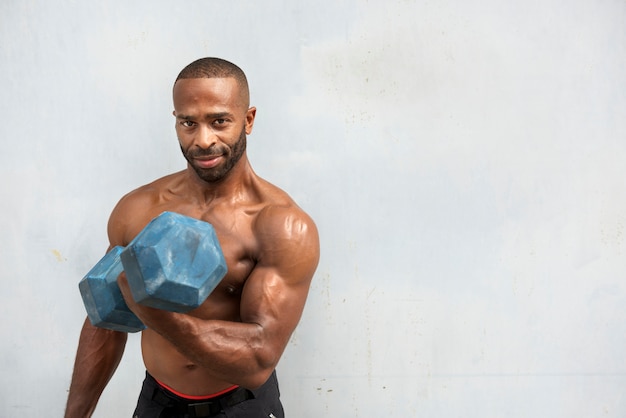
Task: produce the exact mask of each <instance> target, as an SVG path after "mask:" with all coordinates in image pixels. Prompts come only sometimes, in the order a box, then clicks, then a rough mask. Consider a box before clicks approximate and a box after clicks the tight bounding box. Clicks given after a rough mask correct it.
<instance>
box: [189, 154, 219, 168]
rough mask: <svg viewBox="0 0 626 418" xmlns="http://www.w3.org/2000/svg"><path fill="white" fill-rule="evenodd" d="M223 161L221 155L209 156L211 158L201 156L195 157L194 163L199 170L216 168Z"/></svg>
mask: <svg viewBox="0 0 626 418" xmlns="http://www.w3.org/2000/svg"><path fill="white" fill-rule="evenodd" d="M223 159H224V157H223V156H221V155H211V156H202V157H195V158H194V161H195V162H196V164H197V165H198V167H200V168H213V167H215V166H217V165H218V164H219V163H220V162H222V160H223Z"/></svg>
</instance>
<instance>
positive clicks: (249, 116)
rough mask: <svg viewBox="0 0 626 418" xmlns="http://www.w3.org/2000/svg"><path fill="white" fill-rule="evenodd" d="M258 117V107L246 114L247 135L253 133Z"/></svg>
mask: <svg viewBox="0 0 626 418" xmlns="http://www.w3.org/2000/svg"><path fill="white" fill-rule="evenodd" d="M255 116H256V107H251V108H250V109H248V111H247V112H246V135H250V134H251V133H252V127H253V126H254V118H255Z"/></svg>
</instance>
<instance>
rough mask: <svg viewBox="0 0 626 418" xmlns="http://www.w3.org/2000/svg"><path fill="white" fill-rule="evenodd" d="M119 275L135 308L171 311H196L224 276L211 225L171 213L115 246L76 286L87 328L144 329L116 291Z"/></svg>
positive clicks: (217, 242)
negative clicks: (125, 241) (129, 291)
mask: <svg viewBox="0 0 626 418" xmlns="http://www.w3.org/2000/svg"><path fill="white" fill-rule="evenodd" d="M122 270H124V271H125V272H126V277H127V278H128V283H129V286H130V290H131V292H132V295H133V298H134V299H135V301H137V302H138V303H140V304H142V305H145V306H150V307H153V308H157V309H164V310H168V311H173V312H188V311H190V310H192V309H195V308H197V307H198V306H200V305H201V304H202V303H203V302H204V301H205V300H206V298H207V297H208V296H209V294H211V292H212V291H213V289H215V287H216V286H217V285H218V284H219V282H220V281H221V280H222V278H223V277H224V275H225V274H226V261H225V260H224V255H223V254H222V250H221V247H220V245H219V241H218V239H217V235H216V234H215V230H214V228H213V226H211V224H209V223H207V222H204V221H200V220H197V219H194V218H190V217H187V216H184V215H180V214H177V213H173V212H163V213H162V214H161V215H159V216H158V217H156V218H154V219H153V220H152V221H151V222H150V223H149V224H148V225H147V226H146V227H145V228H144V229H143V230H142V231H141V232H140V233H139V234H138V235H137V236H136V237H135V239H133V240H132V241H131V243H130V244H129V245H128V246H127V247H125V248H124V247H115V248H113V249H112V250H111V251H110V252H109V253H107V254H106V255H105V256H104V257H103V258H102V260H100V261H99V262H98V264H96V265H95V266H94V268H93V269H91V270H90V271H89V273H87V275H86V276H85V277H84V278H83V279H82V280H81V281H80V283H79V289H80V293H81V295H82V298H83V302H84V304H85V308H86V310H87V315H88V317H89V320H90V321H91V323H92V324H93V325H95V326H98V327H102V328H108V329H113V330H116V331H124V332H137V331H141V330H143V329H145V326H144V325H143V324H142V323H141V321H140V320H139V319H138V318H137V317H136V316H135V315H134V314H133V313H132V312H131V311H130V309H128V306H126V303H125V302H124V298H123V297H122V294H121V292H120V290H119V287H118V286H117V277H118V276H119V274H120V273H121V272H122Z"/></svg>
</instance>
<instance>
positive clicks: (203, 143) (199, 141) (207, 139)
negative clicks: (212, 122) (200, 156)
mask: <svg viewBox="0 0 626 418" xmlns="http://www.w3.org/2000/svg"><path fill="white" fill-rule="evenodd" d="M194 142H195V145H196V146H197V147H199V148H202V149H209V147H211V145H214V144H215V143H217V135H216V134H215V132H214V131H213V129H211V128H210V127H208V126H201V127H200V129H198V131H197V135H196V138H195V141H194Z"/></svg>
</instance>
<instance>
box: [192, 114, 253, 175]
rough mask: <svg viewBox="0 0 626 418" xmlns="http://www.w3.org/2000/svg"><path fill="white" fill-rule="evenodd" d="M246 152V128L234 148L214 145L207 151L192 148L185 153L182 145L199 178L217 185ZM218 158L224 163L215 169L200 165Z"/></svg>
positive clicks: (222, 144) (221, 144)
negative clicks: (202, 162)
mask: <svg viewBox="0 0 626 418" xmlns="http://www.w3.org/2000/svg"><path fill="white" fill-rule="evenodd" d="M245 150H246V131H245V126H244V127H243V128H242V130H241V133H240V134H239V138H238V139H237V141H236V142H235V143H234V144H233V145H232V146H228V145H226V144H224V143H219V144H213V145H211V146H210V147H209V148H206V149H202V148H190V149H188V150H186V151H185V149H183V147H182V145H181V151H182V153H183V156H184V157H185V159H186V160H187V162H188V163H189V165H190V166H191V167H192V168H193V170H194V171H195V172H196V174H197V175H198V177H200V178H201V179H202V180H204V181H206V182H207V183H215V182H218V181H220V180H222V179H223V178H224V177H225V176H226V175H227V174H228V173H229V172H230V170H232V168H233V167H234V166H235V165H236V164H237V162H238V161H239V160H240V159H241V156H242V155H243V153H244V151H245ZM217 157H221V158H222V161H221V162H219V163H218V164H217V165H216V166H215V167H211V168H206V167H203V164H201V163H200V162H201V161H207V160H210V159H213V158H217Z"/></svg>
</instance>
